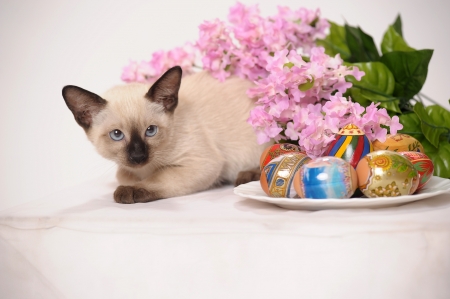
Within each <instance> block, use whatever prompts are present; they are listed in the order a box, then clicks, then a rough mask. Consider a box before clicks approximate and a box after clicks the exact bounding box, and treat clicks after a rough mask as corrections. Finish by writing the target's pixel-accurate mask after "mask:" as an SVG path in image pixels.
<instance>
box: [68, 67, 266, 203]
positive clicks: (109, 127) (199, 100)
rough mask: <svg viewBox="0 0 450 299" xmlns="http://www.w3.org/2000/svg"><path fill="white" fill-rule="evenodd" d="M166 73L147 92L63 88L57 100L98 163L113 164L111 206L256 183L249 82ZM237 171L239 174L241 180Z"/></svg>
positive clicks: (257, 150) (130, 87) (258, 149)
mask: <svg viewBox="0 0 450 299" xmlns="http://www.w3.org/2000/svg"><path fill="white" fill-rule="evenodd" d="M181 74H182V73H181V68H180V67H178V66H176V67H173V68H171V69H170V70H168V71H167V72H166V73H165V74H164V75H163V76H161V78H159V80H158V81H156V82H155V83H154V84H153V85H152V86H150V85H146V84H138V83H134V84H127V85H122V86H116V87H113V88H112V89H110V90H109V91H107V92H106V93H105V94H104V95H103V96H102V97H100V96H98V95H96V94H94V93H92V92H89V91H87V90H84V89H82V88H79V87H76V86H65V87H64V88H63V90H62V94H63V97H64V100H65V102H66V104H67V106H68V107H69V109H70V110H71V111H72V113H73V115H74V117H75V120H76V121H77V123H78V124H79V125H80V126H81V127H82V128H83V129H84V130H85V132H86V135H87V137H88V139H89V140H90V141H91V142H92V143H93V144H94V146H95V147H96V149H97V151H98V152H99V153H100V155H102V156H103V157H105V158H107V159H110V160H113V161H115V162H116V163H117V164H118V170H117V179H118V181H119V183H120V186H118V187H117V189H116V191H115V192H114V200H115V201H116V202H118V203H136V202H149V201H153V200H157V199H162V198H168V197H174V196H180V195H186V194H190V193H194V192H198V191H202V190H206V189H208V188H211V187H213V186H216V185H219V184H221V183H226V182H235V184H241V183H246V182H249V181H251V180H258V179H259V171H258V170H257V169H259V167H258V165H259V157H260V155H261V153H262V151H263V150H264V148H265V147H266V146H267V145H258V144H257V142H256V135H255V133H254V132H253V129H252V128H251V126H250V125H249V124H247V123H246V119H247V118H248V116H249V111H250V110H251V109H252V108H253V106H254V101H253V100H252V99H250V98H248V97H247V96H246V91H247V89H248V88H249V87H251V83H250V82H249V81H246V80H243V79H239V78H229V79H228V80H226V81H225V82H222V83H221V82H219V81H217V80H216V79H214V78H213V77H211V76H210V75H209V74H208V73H206V72H202V73H197V74H194V75H191V76H188V77H185V78H183V81H181ZM241 170H244V171H243V172H241V173H240V171H241Z"/></svg>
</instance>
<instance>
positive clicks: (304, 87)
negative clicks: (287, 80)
mask: <svg viewBox="0 0 450 299" xmlns="http://www.w3.org/2000/svg"><path fill="white" fill-rule="evenodd" d="M306 80H307V82H306V83H303V84H300V85H299V86H298V89H300V90H301V91H307V90H309V89H311V88H312V87H313V86H314V77H313V78H312V80H309V79H306Z"/></svg>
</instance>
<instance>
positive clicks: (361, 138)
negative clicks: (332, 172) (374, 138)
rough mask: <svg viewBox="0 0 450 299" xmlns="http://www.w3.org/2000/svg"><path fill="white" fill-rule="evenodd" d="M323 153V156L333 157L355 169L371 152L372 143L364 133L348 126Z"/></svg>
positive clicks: (351, 125) (355, 127)
mask: <svg viewBox="0 0 450 299" xmlns="http://www.w3.org/2000/svg"><path fill="white" fill-rule="evenodd" d="M335 137H336V139H335V140H334V141H332V142H331V143H330V144H329V145H328V147H327V149H326V150H325V152H324V156H334V157H338V158H342V159H344V160H345V161H347V162H349V163H350V165H352V166H353V168H356V165H358V162H359V161H360V160H361V159H362V158H363V157H364V156H365V155H367V154H368V153H370V152H372V151H373V148H372V143H371V142H370V141H369V139H368V138H367V136H366V135H365V134H364V132H363V131H362V130H361V129H360V128H358V127H357V126H355V125H353V124H350V125H347V126H345V127H343V128H342V129H341V130H340V131H339V132H338V133H337V134H336V136H335Z"/></svg>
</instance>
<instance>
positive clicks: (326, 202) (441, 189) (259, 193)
mask: <svg viewBox="0 0 450 299" xmlns="http://www.w3.org/2000/svg"><path fill="white" fill-rule="evenodd" d="M234 193H235V194H236V195H239V196H242V197H245V198H251V199H256V200H259V201H264V202H269V203H273V204H276V205H277V206H280V207H282V208H285V209H293V210H323V209H348V208H384V207H391V206H398V205H401V204H404V203H408V202H412V201H416V200H419V199H424V198H428V197H432V196H436V195H439V194H442V193H449V199H450V180H449V179H443V178H440V177H436V176H434V177H432V178H431V180H430V181H429V182H428V184H427V185H425V187H424V188H423V189H422V190H420V191H419V193H417V194H413V195H404V196H397V197H376V198H366V197H362V198H348V199H338V198H328V199H312V198H285V197H269V196H267V195H266V193H264V191H263V190H262V188H261V185H260V184H259V181H255V182H250V183H247V184H242V185H239V186H237V187H236V188H234Z"/></svg>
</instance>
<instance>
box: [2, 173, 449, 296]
mask: <svg viewBox="0 0 450 299" xmlns="http://www.w3.org/2000/svg"><path fill="white" fill-rule="evenodd" d="M115 185H116V183H115V182H114V179H113V178H112V177H103V178H100V179H98V180H95V181H89V182H86V183H84V184H82V185H80V186H77V187H73V188H69V189H66V190H64V191H62V192H60V193H57V194H54V195H53V196H49V197H48V198H45V199H42V200H38V201H34V202H30V203H27V204H24V205H20V206H17V207H14V208H10V209H7V210H4V211H1V212H0V298H8V299H9V298H77V299H78V298H233V299H235V298H258V299H262V298H283V299H284V298H315V299H320V298H358V299H359V298H383V299H389V298H393V299H394V298H395V299H400V298H408V299H412V298H433V299H438V298H445V299H448V298H450V196H449V194H443V195H439V196H436V197H433V198H428V199H424V200H420V201H417V202H414V203H410V204H407V205H403V206H400V207H394V208H385V209H353V210H350V209H349V210H325V211H316V212H311V211H291V210H285V209H282V208H279V207H277V206H274V205H271V204H268V203H262V202H258V201H255V200H252V199H245V198H241V197H239V196H236V195H234V194H233V188H232V187H231V186H225V187H222V188H219V189H214V190H209V191H205V192H201V193H197V194H193V195H189V196H184V197H178V198H170V199H165V200H160V201H156V202H152V203H146V204H134V205H122V204H117V203H114V201H113V199H112V193H113V191H114V188H115Z"/></svg>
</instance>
